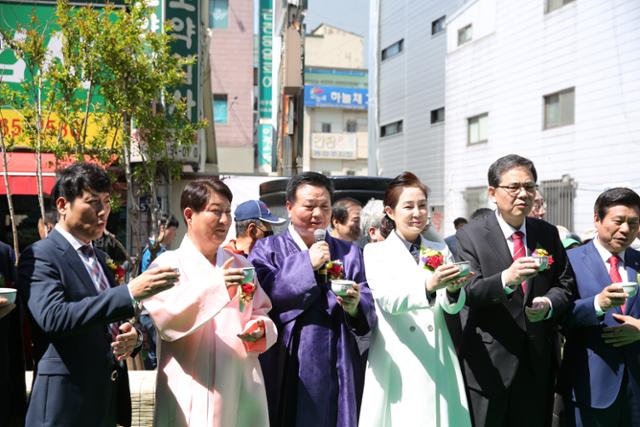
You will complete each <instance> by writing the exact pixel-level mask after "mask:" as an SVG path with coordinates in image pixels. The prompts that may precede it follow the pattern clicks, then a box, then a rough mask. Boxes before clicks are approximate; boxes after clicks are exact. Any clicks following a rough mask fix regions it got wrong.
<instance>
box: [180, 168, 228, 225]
mask: <svg viewBox="0 0 640 427" xmlns="http://www.w3.org/2000/svg"><path fill="white" fill-rule="evenodd" d="M212 193H217V194H219V195H221V196H223V197H225V198H226V199H227V200H229V203H231V200H232V199H233V194H232V193H231V190H230V189H229V187H227V184H225V183H224V182H222V181H220V180H219V179H218V178H203V179H196V180H195V181H191V182H190V183H188V184H187V186H186V187H185V188H184V190H182V194H181V195H180V210H181V211H182V212H184V210H185V209H186V208H191V209H192V210H193V211H194V212H202V210H203V209H204V208H206V207H207V203H208V202H209V198H210V197H211V194H212ZM185 223H186V219H185Z"/></svg>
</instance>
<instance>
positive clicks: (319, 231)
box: [313, 228, 327, 243]
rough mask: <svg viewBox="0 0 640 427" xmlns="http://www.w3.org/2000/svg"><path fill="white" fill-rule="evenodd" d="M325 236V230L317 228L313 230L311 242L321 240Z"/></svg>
mask: <svg viewBox="0 0 640 427" xmlns="http://www.w3.org/2000/svg"><path fill="white" fill-rule="evenodd" d="M326 236H327V230H325V229H324V228H318V229H317V230H316V231H314V232H313V243H318V242H322V241H323V240H324V238H325V237H326Z"/></svg>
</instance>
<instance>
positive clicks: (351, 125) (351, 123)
mask: <svg viewBox="0 0 640 427" xmlns="http://www.w3.org/2000/svg"><path fill="white" fill-rule="evenodd" d="M357 131H358V122H356V121H355V120H347V132H357Z"/></svg>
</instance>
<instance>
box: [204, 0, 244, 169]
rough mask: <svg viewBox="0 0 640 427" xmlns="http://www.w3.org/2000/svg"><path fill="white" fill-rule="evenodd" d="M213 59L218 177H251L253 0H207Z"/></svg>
mask: <svg viewBox="0 0 640 427" xmlns="http://www.w3.org/2000/svg"><path fill="white" fill-rule="evenodd" d="M208 4H209V10H208V14H209V17H208V25H209V31H210V35H211V43H210V46H209V58H210V61H211V86H212V91H213V101H212V102H213V115H214V126H215V138H216V144H217V148H218V170H219V172H220V173H253V172H254V169H255V167H254V165H255V160H254V157H255V156H254V143H253V109H254V93H253V83H254V82H253V65H254V51H253V43H254V38H253V20H254V17H253V2H252V1H246V0H209V2H208Z"/></svg>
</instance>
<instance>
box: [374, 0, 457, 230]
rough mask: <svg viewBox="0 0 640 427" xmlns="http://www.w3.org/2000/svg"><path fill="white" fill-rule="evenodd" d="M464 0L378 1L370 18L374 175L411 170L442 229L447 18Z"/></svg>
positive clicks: (437, 227)
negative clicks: (424, 186)
mask: <svg viewBox="0 0 640 427" xmlns="http://www.w3.org/2000/svg"><path fill="white" fill-rule="evenodd" d="M462 4H463V0H436V1H422V0H403V1H393V0H373V1H372V2H371V8H372V10H371V13H370V16H371V17H372V18H371V22H370V34H371V37H370V49H369V58H370V59H369V61H370V63H371V64H372V66H371V67H370V68H371V72H370V75H369V93H370V105H369V122H370V125H369V144H370V149H369V174H370V175H381V176H389V177H393V176H396V175H398V174H399V173H401V172H402V171H405V170H410V171H412V172H414V173H415V174H416V175H418V176H419V177H420V179H421V180H422V181H423V182H425V183H426V184H427V185H428V186H429V188H430V190H431V192H430V194H429V204H430V208H431V220H432V223H433V227H434V228H435V229H436V230H438V231H439V232H441V231H442V227H443V222H442V221H443V213H444V201H445V189H444V169H445V164H444V145H445V138H444V120H445V117H446V114H445V111H446V109H445V57H446V39H447V35H446V31H445V25H444V24H445V21H446V19H447V17H448V16H449V15H451V14H452V13H453V12H454V11H455V10H456V9H457V8H458V7H459V6H460V5H462Z"/></svg>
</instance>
